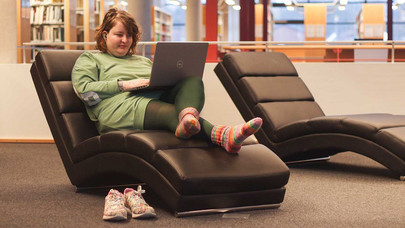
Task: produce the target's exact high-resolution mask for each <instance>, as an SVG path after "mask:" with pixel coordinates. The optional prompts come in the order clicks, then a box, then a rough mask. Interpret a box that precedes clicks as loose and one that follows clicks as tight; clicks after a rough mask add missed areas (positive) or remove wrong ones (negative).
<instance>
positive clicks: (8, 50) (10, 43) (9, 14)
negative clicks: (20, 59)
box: [0, 0, 29, 63]
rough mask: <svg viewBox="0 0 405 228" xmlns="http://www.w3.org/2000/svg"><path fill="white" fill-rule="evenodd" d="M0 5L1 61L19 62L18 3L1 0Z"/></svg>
mask: <svg viewBox="0 0 405 228" xmlns="http://www.w3.org/2000/svg"><path fill="white" fill-rule="evenodd" d="M0 5H1V7H0V28H1V30H2V31H3V32H2V33H1V35H0V50H1V51H0V63H17V4H16V2H15V1H10V0H0ZM27 32H29V31H27Z"/></svg>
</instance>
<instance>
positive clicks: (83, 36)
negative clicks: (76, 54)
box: [76, 0, 96, 50]
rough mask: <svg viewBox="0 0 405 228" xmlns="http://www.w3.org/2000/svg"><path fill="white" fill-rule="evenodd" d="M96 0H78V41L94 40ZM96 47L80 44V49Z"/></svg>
mask: <svg viewBox="0 0 405 228" xmlns="http://www.w3.org/2000/svg"><path fill="white" fill-rule="evenodd" d="M95 3H96V2H95V0H77V7H76V21H77V26H76V35H77V38H76V40H77V41H78V42H92V41H94V32H95V21H96V20H95V6H96V4H95ZM83 48H84V49H86V50H88V49H94V47H92V46H90V45H86V46H84V47H83V46H79V47H78V49H83Z"/></svg>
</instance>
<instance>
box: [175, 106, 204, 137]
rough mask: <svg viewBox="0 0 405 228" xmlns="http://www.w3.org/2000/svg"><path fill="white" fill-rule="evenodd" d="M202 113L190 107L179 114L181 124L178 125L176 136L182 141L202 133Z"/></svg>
mask: <svg viewBox="0 0 405 228" xmlns="http://www.w3.org/2000/svg"><path fill="white" fill-rule="evenodd" d="M199 118H200V113H199V112H198V111H197V109H195V108H192V107H188V108H185V109H183V110H182V111H181V112H180V113H179V124H178V125H177V128H176V132H175V135H176V136H177V137H178V138H181V139H188V138H190V137H191V136H193V135H195V134H197V133H198V132H200V129H201V127H200V122H198V119H199Z"/></svg>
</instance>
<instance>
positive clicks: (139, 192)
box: [130, 185, 147, 204]
mask: <svg viewBox="0 0 405 228" xmlns="http://www.w3.org/2000/svg"><path fill="white" fill-rule="evenodd" d="M145 192H146V191H145V190H144V189H142V186H140V185H138V188H137V189H136V190H134V191H133V193H132V194H130V198H133V199H134V200H135V202H137V203H143V204H147V203H146V202H145V200H144V199H143V197H142V194H143V193H145Z"/></svg>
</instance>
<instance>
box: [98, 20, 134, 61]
mask: <svg viewBox="0 0 405 228" xmlns="http://www.w3.org/2000/svg"><path fill="white" fill-rule="evenodd" d="M104 39H105V43H106V45H107V52H108V53H109V54H111V55H114V56H116V57H123V56H125V55H126V54H127V53H128V51H129V48H130V47H131V45H132V42H133V40H132V36H130V35H129V34H128V32H127V30H126V28H125V26H124V25H123V24H122V23H121V22H120V21H118V22H117V24H116V25H115V26H114V27H112V28H111V30H110V31H109V32H108V33H107V32H105V33H104Z"/></svg>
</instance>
